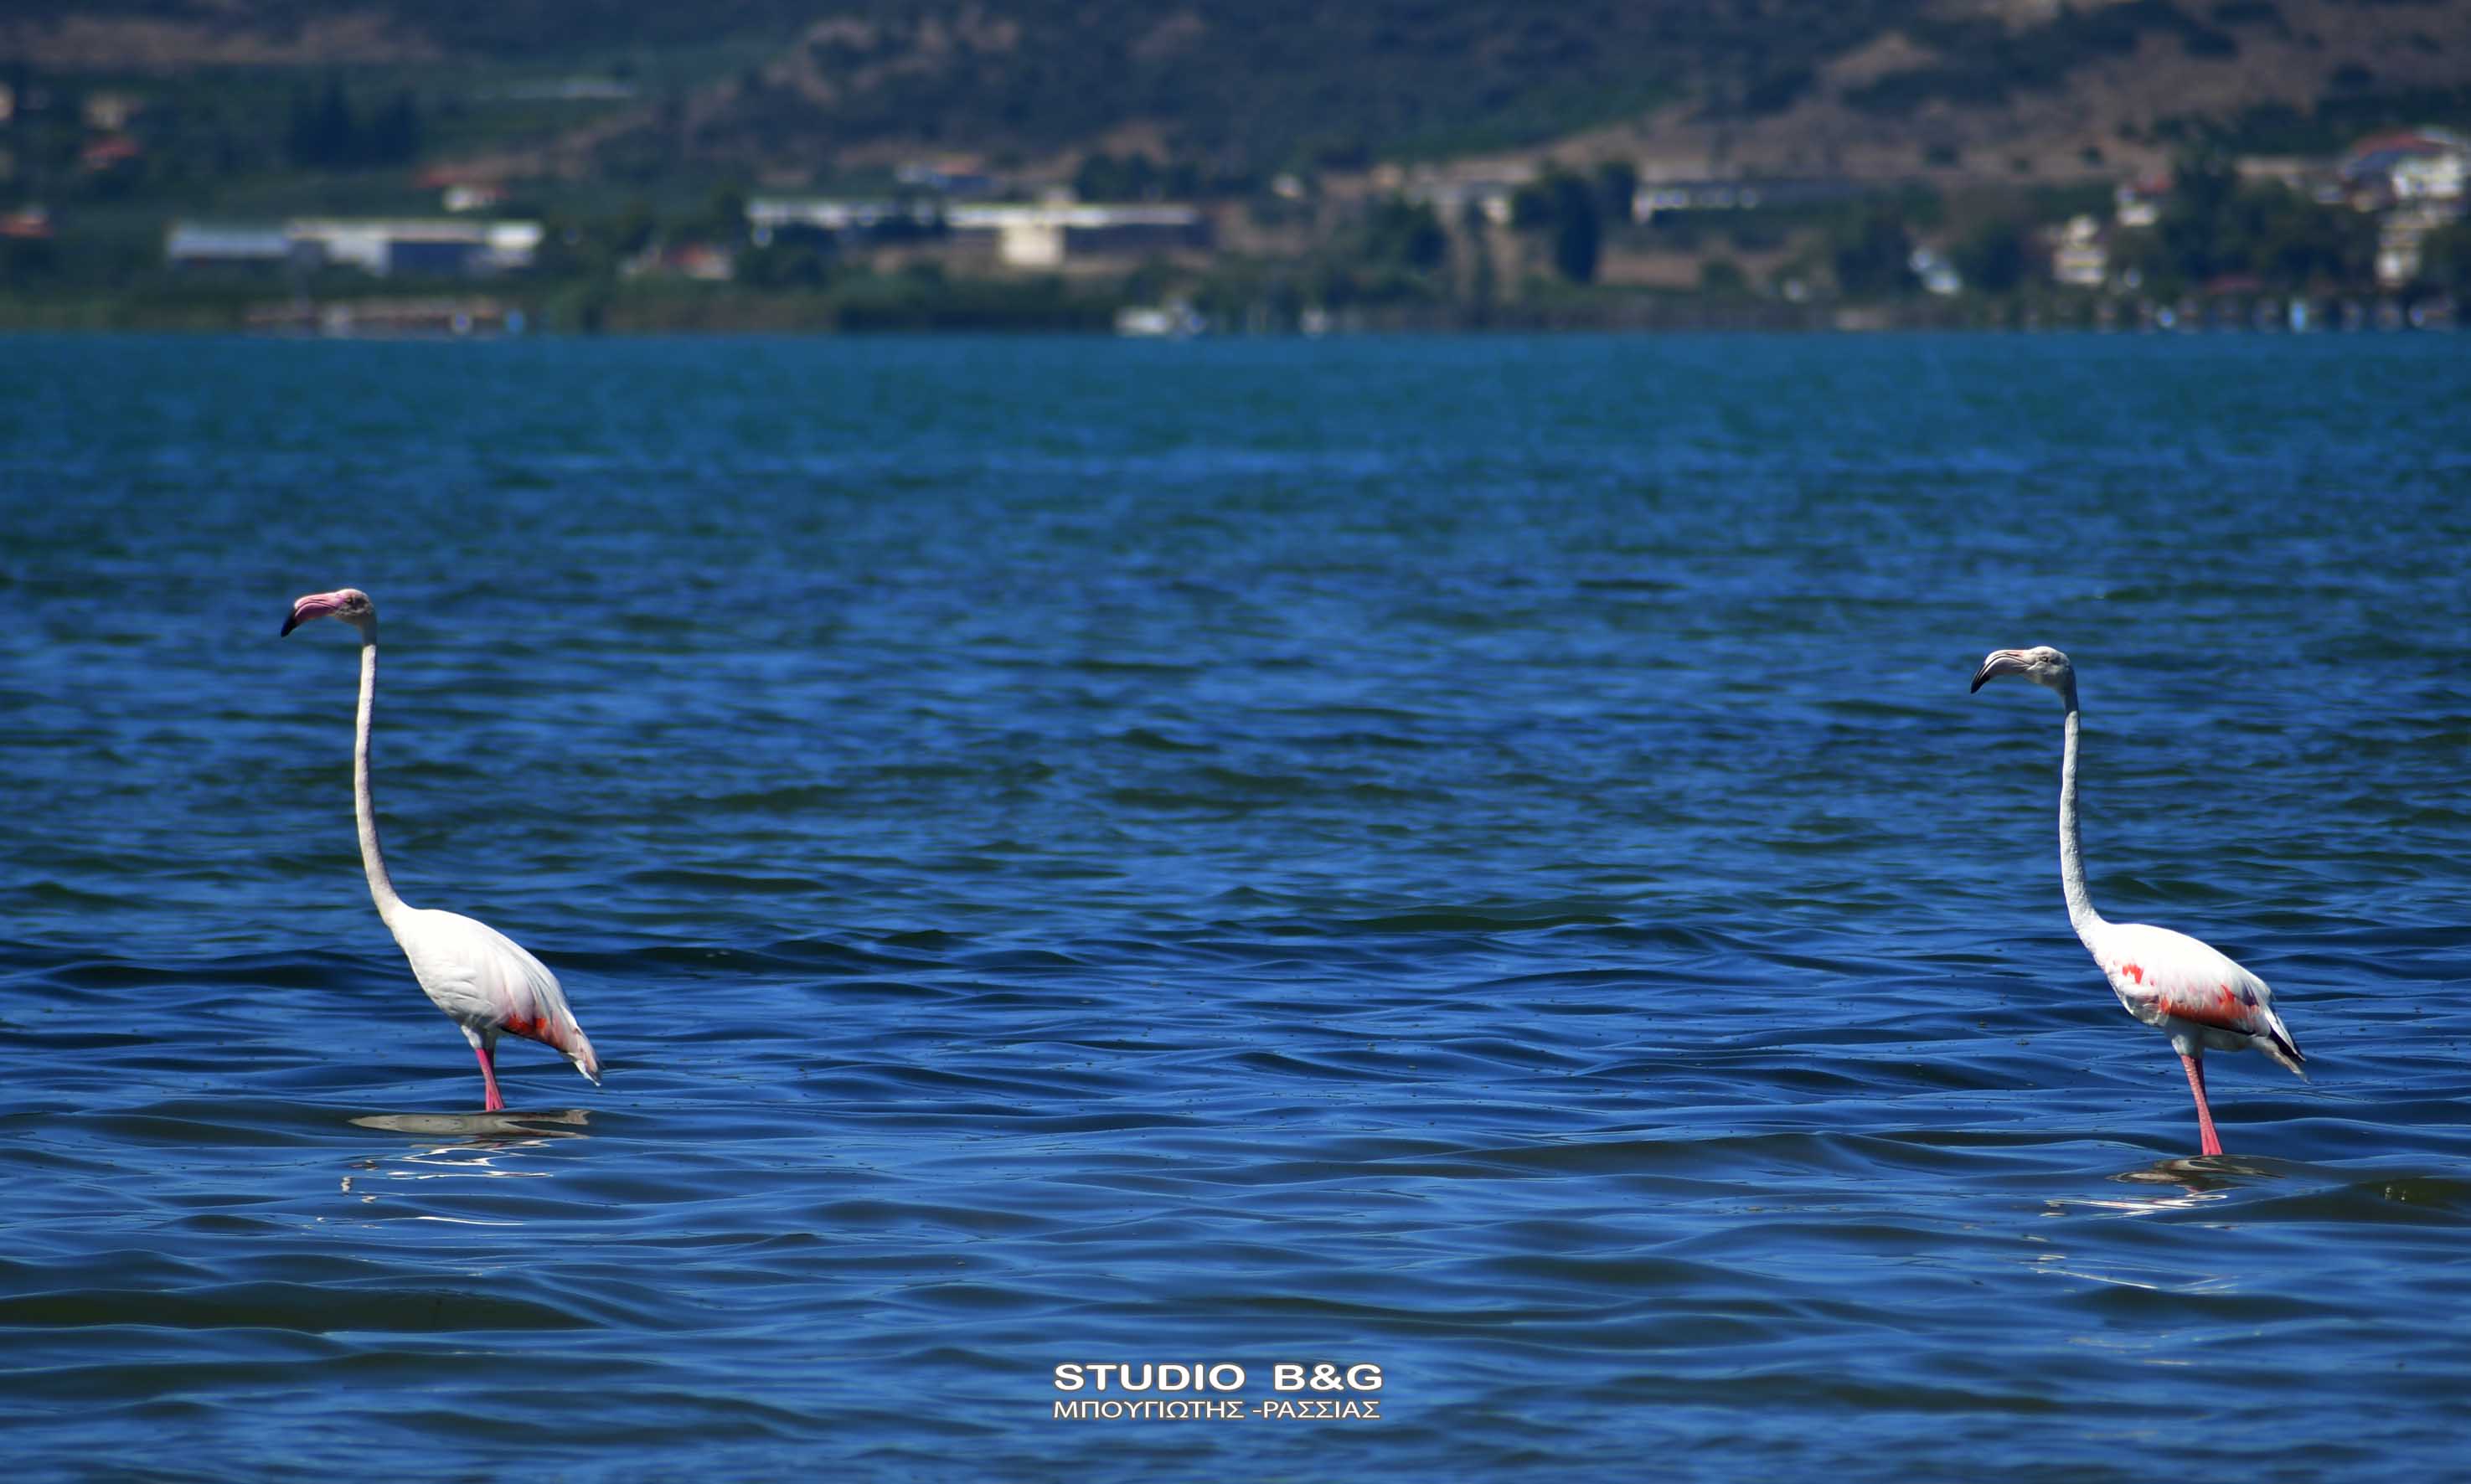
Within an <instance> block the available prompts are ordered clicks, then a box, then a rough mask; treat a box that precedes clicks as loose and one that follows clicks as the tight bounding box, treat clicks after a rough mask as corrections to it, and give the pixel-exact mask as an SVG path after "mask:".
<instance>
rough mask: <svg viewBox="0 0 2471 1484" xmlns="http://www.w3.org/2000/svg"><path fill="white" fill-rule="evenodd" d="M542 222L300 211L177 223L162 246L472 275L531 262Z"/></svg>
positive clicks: (221, 261) (213, 254)
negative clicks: (268, 220) (274, 219)
mask: <svg viewBox="0 0 2471 1484" xmlns="http://www.w3.org/2000/svg"><path fill="white" fill-rule="evenodd" d="M540 243H541V224H539V223H537V222H449V221H442V220H434V219H433V220H405V221H388V220H384V219H367V220H352V219H341V218H336V219H325V218H302V219H299V220H295V221H292V222H286V223H284V224H282V225H280V226H270V225H240V224H215V223H204V222H175V223H173V224H172V228H171V231H170V232H169V234H167V236H166V238H165V241H164V245H163V257H164V261H166V262H167V263H170V264H171V265H173V266H174V267H176V268H180V267H187V268H203V267H209V266H224V267H241V266H247V265H252V264H254V265H268V266H271V265H290V266H294V267H297V268H302V269H315V268H321V267H326V266H329V265H332V266H336V267H341V268H357V269H359V270H361V271H364V272H366V273H370V274H373V275H375V276H377V277H380V278H384V277H387V276H388V275H390V274H394V273H424V274H432V275H441V276H459V277H470V276H476V275H482V274H488V273H500V272H507V271H513V270H517V269H524V268H530V266H531V264H532V259H533V257H534V256H535V255H536V254H537V253H538V252H539V250H540Z"/></svg>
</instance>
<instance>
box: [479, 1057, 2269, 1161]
mask: <svg viewBox="0 0 2471 1484" xmlns="http://www.w3.org/2000/svg"><path fill="white" fill-rule="evenodd" d="M472 1054H473V1055H475V1056H477V1057H479V1058H480V1059H481V1085H482V1087H484V1088H486V1089H487V1090H488V1094H489V1095H488V1100H487V1101H486V1102H483V1103H482V1104H481V1111H482V1113H504V1112H506V1099H505V1098H503V1097H501V1096H499V1095H498V1069H497V1068H496V1067H494V1066H491V1065H490V1062H491V1060H492V1058H491V1057H490V1055H489V1048H487V1047H485V1046H476V1047H474V1048H472ZM2204 1105H2205V1100H2204V1098H2202V1097H2201V1096H2200V1097H2199V1098H2198V1099H2197V1106H2198V1107H2200V1108H2201V1107H2203V1106H2204ZM2212 1128H2213V1125H2212V1124H2207V1125H2206V1131H2207V1137H2208V1138H2210V1137H2212ZM2205 1152H2206V1153H2208V1154H2219V1153H2221V1152H2222V1151H2220V1150H2218V1149H2208V1150H2206V1151H2205Z"/></svg>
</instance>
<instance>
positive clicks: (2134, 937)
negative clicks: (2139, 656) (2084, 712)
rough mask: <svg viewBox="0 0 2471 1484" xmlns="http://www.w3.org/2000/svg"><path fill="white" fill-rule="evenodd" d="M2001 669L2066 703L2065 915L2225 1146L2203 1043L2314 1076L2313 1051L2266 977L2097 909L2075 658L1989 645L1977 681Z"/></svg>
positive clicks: (2062, 801)
mask: <svg viewBox="0 0 2471 1484" xmlns="http://www.w3.org/2000/svg"><path fill="white" fill-rule="evenodd" d="M2001 675H2023V676H2024V677H2025V678H2027V679H2028V680H2031V681H2033V682H2034V683H2035V684H2036V685H2039V686H2042V687H2044V688H2046V689H2049V690H2052V691H2056V692H2058V693H2059V697H2060V699H2062V700H2064V701H2065V702H2066V703H2067V721H2066V733H2067V746H2066V750H2065V751H2064V752H2063V753H2062V754H2061V757H2060V761H2059V889H2060V891H2061V892H2062V894H2064V895H2065V897H2066V898H2067V904H2068V922H2069V924H2070V925H2071V926H2073V927H2074V928H2075V929H2076V931H2077V938H2078V940H2079V941H2080V942H2082V943H2083V944H2084V946H2085V951H2086V952H2088V953H2090V954H2093V960H2094V962H2095V963H2097V964H2099V965H2101V967H2102V972H2103V977H2104V978H2107V979H2108V980H2110V988H2111V992H2112V993H2114V994H2116V995H2117V996H2119V1002H2120V1003H2121V1004H2123V1005H2125V1006H2126V1007H2127V1008H2128V1013H2129V1014H2130V1015H2133V1016H2135V1017H2136V1018H2137V1019H2138V1020H2140V1021H2143V1022H2144V1023H2145V1024H2146V1025H2151V1026H2153V1027H2154V1028H2155V1029H2157V1030H2160V1031H2162V1032H2163V1033H2164V1034H2166V1035H2168V1036H2169V1037H2170V1038H2171V1047H2172V1049H2174V1050H2176V1051H2177V1052H2178V1053H2179V1064H2180V1066H2181V1067H2182V1068H2183V1069H2184V1070H2185V1071H2186V1072H2187V1074H2188V1092H2189V1095H2191V1096H2193V1097H2194V1098H2195V1099H2196V1101H2197V1128H2198V1133H2199V1137H2200V1148H2201V1149H2202V1150H2203V1152H2204V1153H2207V1154H2220V1153H2222V1152H2223V1143H2222V1137H2221V1135H2220V1134H2219V1133H2218V1132H2217V1131H2216V1130H2215V1128H2214V1111H2213V1109H2212V1107H2211V1106H2210V1105H2209V1104H2207V1103H2206V1101H2205V1066H2204V1056H2205V1052H2206V1050H2207V1049H2208V1048H2210V1049H2213V1050H2217V1051H2247V1050H2255V1051H2262V1052H2264V1053H2265V1054H2266V1055H2267V1056H2269V1057H2271V1058H2272V1059H2273V1060H2274V1061H2276V1062H2278V1063H2280V1064H2281V1065H2282V1066H2284V1067H2287V1068H2289V1069H2290V1070H2291V1071H2292V1072H2295V1073H2297V1074H2298V1075H2299V1076H2300V1077H2302V1078H2305V1077H2306V1076H2307V1075H2308V1072H2307V1071H2306V1069H2305V1067H2304V1065H2303V1064H2304V1063H2305V1062H2306V1061H2307V1060H2308V1058H2307V1057H2305V1056H2303V1055H2301V1054H2300V1052H2299V1048H2298V1046H2297V1044H2296V1043H2294V1041H2293V1040H2292V1038H2291V1031H2290V1029H2289V1027H2287V1026H2285V1025H2283V1024H2282V1017H2281V1016H2279V1015H2276V1014H2275V1013H2274V1010H2273V991H2272V990H2271V989H2269V988H2267V987H2266V983H2265V980H2263V979H2261V978H2257V977H2256V976H2255V975H2253V974H2250V973H2248V972H2247V970H2246V969H2243V968H2241V967H2240V966H2239V965H2238V964H2236V963H2234V962H2232V961H2231V959H2230V958H2229V956H2228V955H2226V954H2223V953H2221V952H2220V951H2218V950H2217V949H2215V948H2214V947H2212V946H2211V945H2210V944H2206V943H2201V942H2200V941H2198V940H2197V939H2195V938H2192V937H2190V936H2188V935H2187V934H2186V933H2184V932H2174V931H2172V930H2170V929H2168V928H2156V927H2153V926H2152V925H2150V924H2147V923H2115V922H2110V921H2107V920H2106V919H2105V918H2104V917H2103V915H2102V914H2101V913H2100V912H2097V911H2095V910H2094V909H2093V899H2092V897H2091V896H2090V895H2089V894H2088V893H2087V891H2086V889H2085V877H2084V860H2083V856H2082V855H2081V854H2080V853H2079V850H2078V846H2077V740H2078V736H2079V733H2080V725H2079V721H2078V716H2077V675H2076V667H2075V666H2074V665H2073V664H2071V663H2070V662H2069V660H2068V657H2067V656H2066V655H2064V654H2062V653H2060V652H2059V650H2057V649H2054V648H2050V647H2049V646H2048V645H2043V646H2041V647H2039V648H2032V649H1993V650H1991V651H1990V653H1989V656H1988V657H1986V658H1985V659H1984V660H1983V662H1982V668H1981V669H1980V670H1979V671H1975V672H1974V676H1973V689H1975V690H1976V691H1979V690H1981V689H1982V687H1983V685H1984V684H1985V683H1986V682H1988V681H1990V680H1995V679H1997V678H1998V677H1999V676H2001Z"/></svg>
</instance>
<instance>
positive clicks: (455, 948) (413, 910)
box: [283, 587, 600, 1113]
mask: <svg viewBox="0 0 2471 1484" xmlns="http://www.w3.org/2000/svg"><path fill="white" fill-rule="evenodd" d="M321 618H332V619H336V620H339V621H341V622H342V623H345V624H351V625H352V626H353V627H354V628H356V629H358V630H360V634H361V711H360V731H359V735H358V736H357V737H356V738H355V739H354V741H353V744H352V806H353V813H354V814H355V815H356V816H357V817H358V818H359V821H360V827H361V867H362V869H363V870H365V871H366V872H367V873H368V878H369V896H370V898H371V899H372V900H374V901H375V902H376V903H377V907H378V916H379V918H380V919H382V920H383V921H384V922H385V923H386V925H387V928H388V930H390V931H391V932H393V933H394V940H395V942H396V943H397V944H398V945H399V946H401V948H402V949H403V956H404V957H405V958H407V959H409V960H410V961H411V963H412V978H415V979H417V980H419V981H420V989H421V993H423V994H425V995H427V996H428V997H429V1001H430V1003H432V1004H434V1005H435V1006H437V1008H439V1009H441V1010H443V1011H445V1012H446V1014H447V1016H448V1017H449V1018H451V1019H452V1020H453V1021H454V1022H455V1024H456V1025H460V1026H461V1027H463V1039H465V1040H466V1041H469V1042H471V1043H472V1054H473V1055H474V1056H476V1057H478V1058H480V1062H481V1085H482V1089H483V1091H484V1093H485V1095H486V1099H487V1100H486V1101H485V1102H484V1103H482V1111H484V1112H488V1113H499V1112H503V1111H505V1109H506V1099H505V1098H503V1097H501V1096H500V1095H498V1069H497V1056H498V1037H499V1036H500V1035H515V1036H522V1037H524V1038H525V1039H526V1040H529V1041H537V1042H539V1043H541V1044H542V1045H543V1046H546V1047H549V1048H552V1049H553V1050H555V1051H557V1052H558V1053H559V1054H561V1055H563V1056H564V1057H565V1058H566V1059H567V1060H568V1061H571V1062H573V1063H574V1064H575V1070H576V1071H577V1072H582V1073H583V1074H584V1075H585V1076H586V1077H589V1078H590V1079H591V1080H592V1083H593V1085H594V1086H596V1087H597V1086H599V1085H600V1058H599V1057H598V1056H595V1055H594V1054H593V1051H592V1042H591V1040H590V1039H589V1038H587V1037H586V1036H585V1035H584V1034H583V1027H582V1026H581V1025H577V1024H576V1021H575V1012H574V1011H572V1010H570V1009H568V1008H567V1007H566V996H565V994H564V993H563V992H562V991H561V990H559V988H558V986H557V976H556V975H554V974H552V973H550V972H549V968H548V966H547V965H545V964H543V963H542V962H541V961H540V960H539V959H537V958H534V957H533V956H532V955H531V954H528V953H526V952H524V950H523V949H522V948H521V947H520V946H518V945H517V944H516V943H515V941H514V940H513V939H512V938H509V937H507V936H506V934H505V933H503V932H500V931H499V930H496V929H495V928H491V927H489V926H487V925H486V924H483V923H478V922H474V921H473V920H472V919H471V918H469V917H461V916H458V915H457V914H455V913H453V912H440V911H435V910H431V909H427V908H422V907H408V906H406V905H405V904H404V900H403V898H401V897H399V896H397V895H395V889H394V883H393V882H392V881H391V880H389V879H388V876H387V867H386V857H385V855H384V854H383V853H381V852H380V851H379V849H378V816H377V809H376V807H375V806H374V805H373V804H371V803H370V801H369V713H370V710H371V708H372V706H373V704H374V702H375V701H376V698H377V687H378V610H377V605H376V604H375V603H372V602H371V601H369V595H368V594H366V593H364V592H362V591H361V590H360V589H359V588H356V587H345V588H339V589H337V590H336V591H334V592H331V593H311V594H309V595H308V596H307V597H305V598H299V599H295V600H294V601H293V604H292V616H291V617H290V618H288V619H285V620H284V621H283V632H284V633H286V634H289V633H291V632H292V631H293V630H294V629H295V628H298V627H299V626H300V625H301V624H306V623H308V622H309V621H310V620H311V619H321Z"/></svg>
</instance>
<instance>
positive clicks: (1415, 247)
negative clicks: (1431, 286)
mask: <svg viewBox="0 0 2471 1484" xmlns="http://www.w3.org/2000/svg"><path fill="white" fill-rule="evenodd" d="M1449 251H1450V239H1449V235H1448V234H1447V233H1446V232H1444V231H1443V230H1442V223H1441V219H1440V218H1439V217H1436V216H1434V215H1433V208H1432V207H1430V206H1427V205H1423V204H1421V203H1418V202H1415V201H1407V200H1400V199H1399V198H1398V197H1395V196H1394V197H1391V198H1390V199H1389V200H1383V201H1381V202H1379V203H1377V205H1375V206H1374V208H1373V210H1372V213H1371V214H1370V215H1369V216H1368V217H1367V218H1366V219H1365V224H1364V248H1363V256H1364V258H1365V261H1366V262H1367V263H1368V264H1370V265H1373V266H1377V267H1384V268H1401V269H1405V270H1407V271H1410V272H1418V273H1429V272H1431V271H1433V270H1435V269H1437V268H1439V267H1441V266H1442V264H1443V262H1444V261H1445V260H1447V258H1448V257H1449Z"/></svg>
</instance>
